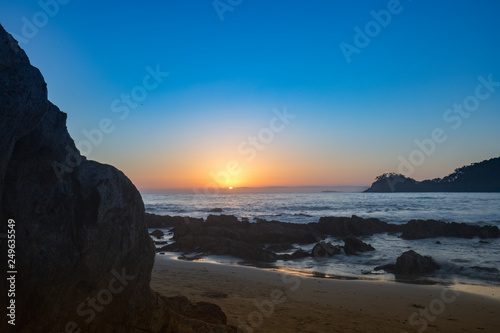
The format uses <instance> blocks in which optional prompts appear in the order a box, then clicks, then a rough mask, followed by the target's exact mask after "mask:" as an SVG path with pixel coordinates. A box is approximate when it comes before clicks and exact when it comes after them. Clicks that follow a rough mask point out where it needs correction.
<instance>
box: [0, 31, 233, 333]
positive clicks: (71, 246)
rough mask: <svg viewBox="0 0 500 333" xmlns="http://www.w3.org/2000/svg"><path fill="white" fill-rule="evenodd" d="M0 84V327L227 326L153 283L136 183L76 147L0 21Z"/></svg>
mask: <svg viewBox="0 0 500 333" xmlns="http://www.w3.org/2000/svg"><path fill="white" fill-rule="evenodd" d="M0 87H1V90H0V207H1V209H0V221H1V223H0V233H2V234H5V233H7V221H8V220H9V219H13V220H14V221H15V235H16V258H15V260H16V262H15V269H16V270H17V276H16V284H15V305H16V320H15V324H16V326H15V327H14V326H11V325H9V324H8V323H7V320H5V319H6V318H8V317H6V314H5V309H6V307H7V303H6V302H7V301H8V300H7V298H6V297H5V295H2V297H1V301H0V302H1V307H2V309H3V310H2V312H1V314H2V318H3V319H2V320H1V321H0V331H1V332H13V331H15V332H99V333H102V332H132V333H133V332H192V331H203V332H216V331H217V332H226V331H233V329H232V328H230V327H227V326H225V325H224V324H225V322H226V319H225V316H224V314H223V313H222V311H221V310H220V308H218V307H217V306H207V305H206V304H191V303H189V301H187V300H185V299H174V300H168V299H166V298H163V297H160V296H159V295H158V294H156V293H154V292H152V291H151V290H150V288H149V283H150V274H151V270H152V266H153V262H154V246H153V244H152V242H151V239H150V238H149V236H148V234H147V229H146V225H145V223H144V205H143V202H142V199H141V196H140V194H139V192H138V191H137V189H136V188H135V187H134V185H133V184H132V183H131V182H130V180H129V179H127V177H126V176H125V175H124V174H123V173H122V172H120V171H119V170H117V169H115V168H113V167H112V166H108V165H102V164H99V163H97V162H94V161H89V160H87V159H86V158H84V157H82V156H80V154H79V152H78V150H77V148H76V147H75V144H74V142H73V140H72V139H71V137H70V136H69V134H68V132H67V129H66V114H65V113H63V112H61V111H60V110H59V109H58V108H57V107H56V106H54V105H53V104H52V103H50V102H49V101H48V100H47V88H46V84H45V82H44V80H43V77H42V75H41V74H40V72H39V70H38V69H36V68H35V67H33V66H31V64H30V62H29V60H28V58H27V56H26V54H25V53H24V51H23V50H21V49H20V48H19V47H18V45H17V42H16V41H15V40H13V38H12V37H11V36H10V35H9V34H8V33H6V31H5V30H4V29H3V27H2V26H0ZM0 242H1V253H2V260H1V270H2V279H1V280H2V282H1V283H0V284H1V287H2V288H1V290H2V293H3V292H4V291H5V290H7V287H8V286H7V281H6V279H5V277H4V276H3V274H4V272H6V267H5V264H6V261H7V260H6V257H5V254H6V253H7V246H6V243H7V242H6V239H5V238H0ZM205 308H210V313H212V314H213V315H211V316H210V315H209V316H208V317H209V318H208V319H207V316H206V315H203V316H201V315H200V313H202V312H203V309H205ZM183 309H186V311H185V312H183ZM197 318H204V319H207V320H206V321H201V320H198V319H197Z"/></svg>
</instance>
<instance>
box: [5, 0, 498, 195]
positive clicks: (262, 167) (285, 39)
mask: <svg viewBox="0 0 500 333" xmlns="http://www.w3.org/2000/svg"><path fill="white" fill-rule="evenodd" d="M385 5H386V4H384V3H380V4H376V3H373V2H371V1H362V2H356V4H353V3H350V2H342V3H339V2H335V1H332V2H328V1H327V2H325V1H316V2H312V3H308V4H307V5H303V4H302V3H299V2H297V3H295V2H287V4H286V6H284V5H283V4H282V3H280V2H276V3H274V2H273V3H272V4H269V3H268V2H263V1H250V2H245V3H244V5H241V6H238V7H237V8H236V9H235V10H234V12H229V11H228V12H226V13H225V15H226V17H225V20H224V21H223V22H222V21H220V18H219V17H218V15H217V13H216V12H215V11H214V9H213V8H212V6H211V5H210V3H207V4H196V9H193V8H192V4H190V3H189V4H188V3H187V2H182V1H164V2H157V3H155V4H154V5H147V6H143V8H141V9H140V10H138V8H136V6H137V5H136V4H132V3H130V4H129V3H119V4H118V5H117V3H116V2H115V1H109V2H106V3H105V4H103V5H102V6H100V9H99V10H95V9H94V8H93V7H92V6H91V5H88V4H86V3H85V2H75V3H71V4H69V5H68V6H65V7H64V14H62V13H63V10H62V9H61V15H57V16H56V17H54V18H53V19H51V21H50V24H48V25H47V26H46V27H44V28H43V29H40V31H39V32H38V33H37V35H36V36H35V37H34V38H32V39H30V40H29V43H27V42H21V46H22V47H23V48H24V49H25V50H26V52H27V53H29V54H30V60H31V62H32V63H33V65H34V66H37V67H39V69H40V70H41V71H42V72H43V73H44V76H45V79H46V81H47V84H48V87H49V91H48V93H49V98H50V100H51V101H52V102H53V103H54V104H56V105H58V106H59V107H60V108H61V110H62V111H64V112H66V113H67V114H68V120H67V127H68V130H69V132H70V134H71V135H72V137H73V138H74V140H75V143H76V145H77V147H79V148H80V150H81V151H82V153H83V154H84V155H85V156H87V157H88V158H89V159H92V160H97V161H100V162H103V163H109V164H112V165H115V166H116V167H118V168H119V169H120V170H122V171H123V172H124V173H125V174H126V175H127V176H128V177H129V178H130V179H131V180H132V181H133V183H134V184H135V185H137V186H138V187H139V188H140V189H162V188H163V189H178V188H182V189H187V190H194V189H200V188H201V189H203V188H220V189H224V190H228V189H229V187H233V188H235V189H238V190H239V189H240V188H241V187H266V186H334V185H338V186H344V185H359V186H361V185H365V186H369V185H370V184H371V183H372V182H373V181H374V179H375V177H376V176H378V175H380V174H382V173H385V172H398V169H402V167H401V165H402V163H403V162H401V161H402V160H405V161H409V160H410V159H413V160H415V157H416V156H417V157H418V156H422V154H423V161H421V162H420V161H417V163H416V164H418V165H415V167H413V169H412V170H410V171H411V172H407V176H411V177H412V178H415V179H417V180H423V179H432V178H436V177H443V176H445V175H447V174H449V173H450V172H452V171H453V170H454V169H455V168H457V167H460V166H462V165H466V164H468V163H471V162H473V161H481V160H484V159H487V158H491V157H493V156H498V155H500V151H499V149H498V144H497V143H498V142H500V131H498V126H497V124H498V123H499V122H500V113H499V112H498V109H499V107H500V93H498V91H495V89H497V90H498V88H497V83H496V82H498V81H500V76H499V75H500V74H499V73H500V63H499V62H498V55H499V54H500V52H499V48H500V44H499V43H494V42H493V41H496V40H500V23H499V22H500V21H498V19H497V17H496V16H495V15H496V13H497V12H498V11H497V10H495V9H494V8H492V7H495V8H497V7H498V5H497V4H496V3H495V4H494V3H493V2H484V3H483V2H480V3H470V4H465V3H461V4H460V5H456V6H455V5H453V6H451V7H452V8H451V7H450V6H448V5H445V4H441V3H440V4H438V5H436V4H435V3H434V2H405V3H404V4H403V3H402V2H401V4H400V6H401V8H400V9H398V10H397V11H398V12H400V13H399V14H397V15H395V16H394V17H393V18H392V19H391V23H390V24H388V25H387V26H384V27H383V29H382V28H381V29H380V33H379V34H377V35H376V36H371V35H373V34H372V33H370V38H369V39H370V42H369V43H366V46H365V45H363V47H361V46H359V45H358V46H356V41H357V42H358V44H359V43H360V40H362V38H361V37H359V36H357V35H356V34H357V31H360V30H355V29H353V27H359V28H360V29H361V30H363V31H364V29H365V27H366V25H367V24H368V23H370V22H372V21H373V20H374V18H373V16H372V14H370V13H371V12H372V11H375V12H379V11H381V10H386V9H387V8H386V7H384V6H385ZM1 6H4V7H8V8H5V10H2V11H1V12H2V13H7V12H9V13H10V14H9V15H7V14H2V15H1V16H2V20H3V23H4V25H5V27H6V29H7V30H8V31H9V32H11V33H14V34H15V35H18V36H21V34H22V24H23V22H22V21H21V20H19V17H23V16H29V15H28V14H27V13H37V12H38V11H40V10H41V9H40V7H39V6H38V5H37V2H36V1H34V2H28V1H15V2H9V3H8V4H7V3H5V4H2V5H1ZM116 8H120V12H121V13H122V15H117V14H116ZM497 9H498V8H497ZM450 10H451V11H452V12H450ZM82 13H91V14H88V15H87V14H85V15H82ZM429 13H434V15H430V16H429ZM30 15H31V16H33V14H30ZM31 16H29V17H31ZM88 17H92V24H93V26H92V29H89V30H88V31H86V34H82V33H81V31H82V30H81V29H82V28H81V27H82V26H87V25H88ZM123 17H129V18H130V20H131V22H134V23H133V24H125V25H124V24H123ZM276 17H280V20H282V21H283V22H293V24H291V25H277V24H276ZM181 18H182V19H181ZM422 18H425V22H426V23H425V25H422ZM373 22H375V21H373ZM464 22H466V24H464ZM370 24H372V23H370ZM373 24H377V23H376V22H375V23H373ZM373 24H372V25H373ZM291 26H292V28H291ZM110 27H119V28H113V29H111V28H110ZM250 27H251V28H250ZM417 27H418V28H417ZM173 31H175V33H172V32H173ZM436 31H439V32H440V33H439V34H436ZM103 32H106V33H103ZM485 32H488V33H487V34H485ZM124 36H129V37H127V38H132V39H133V40H136V41H138V43H139V45H136V46H135V47H133V48H131V47H130V44H129V43H128V42H125V39H124ZM445 36H446V37H445ZM68 40H71V41H73V42H71V43H69V42H67V41H68ZM128 40H129V39H127V41H128ZM339 45H343V47H339ZM346 45H354V46H355V47H357V48H358V49H359V50H358V51H359V52H357V51H356V52H354V51H353V52H352V53H350V54H349V55H346V52H347V53H349V51H346V50H352V49H346ZM463 45H467V47H466V48H464V47H463ZM95 50H99V52H96V51H95ZM427 50H439V52H432V51H427ZM117 59H119V60H117ZM479 77H483V79H484V80H486V81H491V82H493V83H492V84H490V85H489V86H488V87H486V88H482V89H480V90H479V91H480V92H481V93H482V95H481V96H485V97H484V98H483V97H481V99H480V100H478V101H479V102H480V103H479V104H478V105H477V110H475V111H474V112H467V113H464V112H463V111H462V113H461V114H460V113H457V112H454V111H453V108H454V105H455V104H464V102H467V101H469V99H467V98H468V96H474V94H475V91H476V87H477V85H478V83H480V80H479V79H478V78H479ZM146 88H148V89H146ZM149 88H150V89H149ZM486 93H491V94H486ZM485 94H486V95H485ZM134 96H135V97H134ZM448 110H451V111H448ZM450 112H451V113H450ZM469 113H470V114H469ZM103 120H105V121H107V120H109V124H110V126H109V127H110V130H107V131H105V132H103V131H102V130H101V128H100V123H101V122H102V121H103ZM434 129H442V130H443V137H446V140H444V141H443V142H442V143H439V144H438V145H436V146H435V147H434V150H433V151H432V153H429V154H427V153H425V152H424V151H422V148H421V147H420V146H418V145H417V143H416V142H428V141H426V140H429V138H431V137H432V132H433V130H434ZM97 131H99V132H97ZM99 133H100V134H99ZM101 134H102V135H101ZM89 147H90V148H89ZM477 147H481V149H477ZM403 169H405V170H408V168H403Z"/></svg>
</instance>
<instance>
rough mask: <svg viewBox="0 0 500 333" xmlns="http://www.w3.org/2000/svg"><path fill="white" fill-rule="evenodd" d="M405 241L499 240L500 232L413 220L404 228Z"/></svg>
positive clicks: (484, 227)
mask: <svg viewBox="0 0 500 333" xmlns="http://www.w3.org/2000/svg"><path fill="white" fill-rule="evenodd" d="M402 231H403V233H402V235H401V237H402V238H404V239H423V238H435V237H442V236H444V237H457V238H474V237H479V238H498V237H500V230H499V229H498V227H496V226H478V225H471V224H466V223H456V222H451V223H446V222H441V221H436V220H411V221H409V222H408V223H406V224H404V225H403V226H402Z"/></svg>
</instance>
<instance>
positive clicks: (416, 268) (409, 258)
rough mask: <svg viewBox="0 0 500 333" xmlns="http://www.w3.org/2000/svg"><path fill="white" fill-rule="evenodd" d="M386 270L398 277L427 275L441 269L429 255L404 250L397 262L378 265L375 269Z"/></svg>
mask: <svg viewBox="0 0 500 333" xmlns="http://www.w3.org/2000/svg"><path fill="white" fill-rule="evenodd" d="M381 269H383V270H385V271H386V272H389V273H393V274H394V275H396V277H398V276H401V277H406V276H419V275H427V274H431V273H433V272H435V271H436V270H437V269H439V265H438V264H437V263H436V262H435V261H434V260H433V259H432V258H431V257H429V256H422V255H420V254H418V253H417V252H415V251H413V250H409V251H406V252H404V253H403V254H402V255H401V256H399V257H398V258H397V260H396V264H389V265H384V266H379V267H376V268H375V270H376V271H377V270H381Z"/></svg>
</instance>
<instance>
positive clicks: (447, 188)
mask: <svg viewBox="0 0 500 333" xmlns="http://www.w3.org/2000/svg"><path fill="white" fill-rule="evenodd" d="M365 192H500V157H496V158H492V159H489V160H485V161H482V162H479V163H473V164H471V165H467V166H463V167H461V168H458V169H456V170H455V171H454V172H453V173H451V174H449V175H448V176H446V177H444V178H436V179H432V180H424V181H421V182H418V181H416V180H414V179H412V178H408V177H405V176H403V175H401V174H396V173H384V174H383V175H380V176H378V177H377V178H376V180H375V182H374V183H373V184H372V186H371V187H370V188H369V189H367V190H366V191H365Z"/></svg>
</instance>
